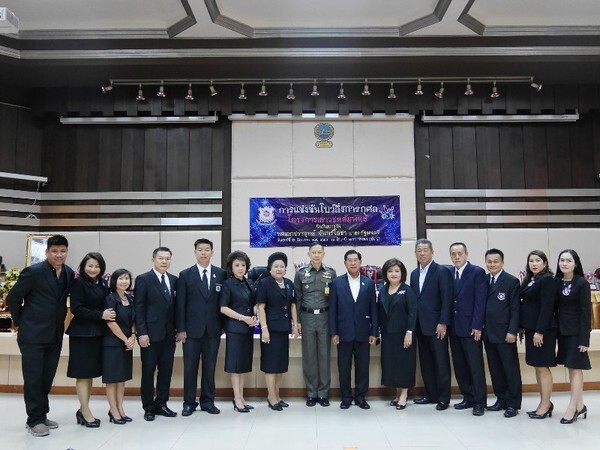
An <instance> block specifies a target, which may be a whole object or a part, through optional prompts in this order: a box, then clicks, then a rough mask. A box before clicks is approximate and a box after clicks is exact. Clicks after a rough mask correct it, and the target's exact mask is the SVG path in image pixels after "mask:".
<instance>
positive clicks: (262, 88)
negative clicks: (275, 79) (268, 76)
mask: <svg viewBox="0 0 600 450" xmlns="http://www.w3.org/2000/svg"><path fill="white" fill-rule="evenodd" d="M258 95H260V96H261V97H266V96H267V95H269V93H268V92H267V86H265V80H262V85H261V86H260V92H259V93H258Z"/></svg>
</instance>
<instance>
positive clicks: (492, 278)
mask: <svg viewBox="0 0 600 450" xmlns="http://www.w3.org/2000/svg"><path fill="white" fill-rule="evenodd" d="M494 283H495V280H494V276H493V275H490V285H492V284H494Z"/></svg>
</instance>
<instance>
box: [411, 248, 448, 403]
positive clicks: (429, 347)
mask: <svg viewBox="0 0 600 450" xmlns="http://www.w3.org/2000/svg"><path fill="white" fill-rule="evenodd" d="M415 255H416V257H417V261H418V263H419V266H418V267H417V268H416V269H415V270H413V271H412V273H411V274H410V287H411V288H412V289H413V291H414V292H415V294H416V296H417V305H418V314H417V339H418V343H419V361H420V363H421V376H422V377H423V383H424V384H425V395H423V397H421V398H418V399H416V400H415V403H416V404H418V405H425V404H428V403H437V405H436V409H437V410H438V411H443V410H445V409H448V405H449V404H450V378H451V374H450V355H449V353H448V336H447V327H448V324H449V323H450V314H451V310H452V289H453V287H452V275H451V273H450V271H449V270H448V269H447V268H446V267H444V266H441V265H439V264H437V263H436V262H435V261H434V260H433V245H432V244H431V241H429V240H427V239H418V240H417V242H416V243H415Z"/></svg>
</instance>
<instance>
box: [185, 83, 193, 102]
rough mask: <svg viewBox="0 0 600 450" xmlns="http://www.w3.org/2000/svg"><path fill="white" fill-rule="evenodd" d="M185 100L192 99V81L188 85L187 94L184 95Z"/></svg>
mask: <svg viewBox="0 0 600 450" xmlns="http://www.w3.org/2000/svg"><path fill="white" fill-rule="evenodd" d="M185 99H186V100H189V101H190V102H192V101H194V94H193V93H192V83H190V84H189V85H188V90H187V95H186V96H185Z"/></svg>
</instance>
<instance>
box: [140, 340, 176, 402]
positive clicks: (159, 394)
mask: <svg viewBox="0 0 600 450" xmlns="http://www.w3.org/2000/svg"><path fill="white" fill-rule="evenodd" d="M140 356H141V357H142V383H141V387H140V395H141V397H142V407H143V408H144V411H152V410H154V409H155V408H160V407H161V406H163V405H166V403H167V402H168V401H169V390H170V389H171V375H172V374H173V359H174V358H175V340H171V339H164V340H162V341H158V342H156V341H155V342H150V345H149V346H148V347H145V348H141V349H140ZM157 370H158V373H157V374H156V397H155V396H154V374H155V373H156V372H157Z"/></svg>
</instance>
